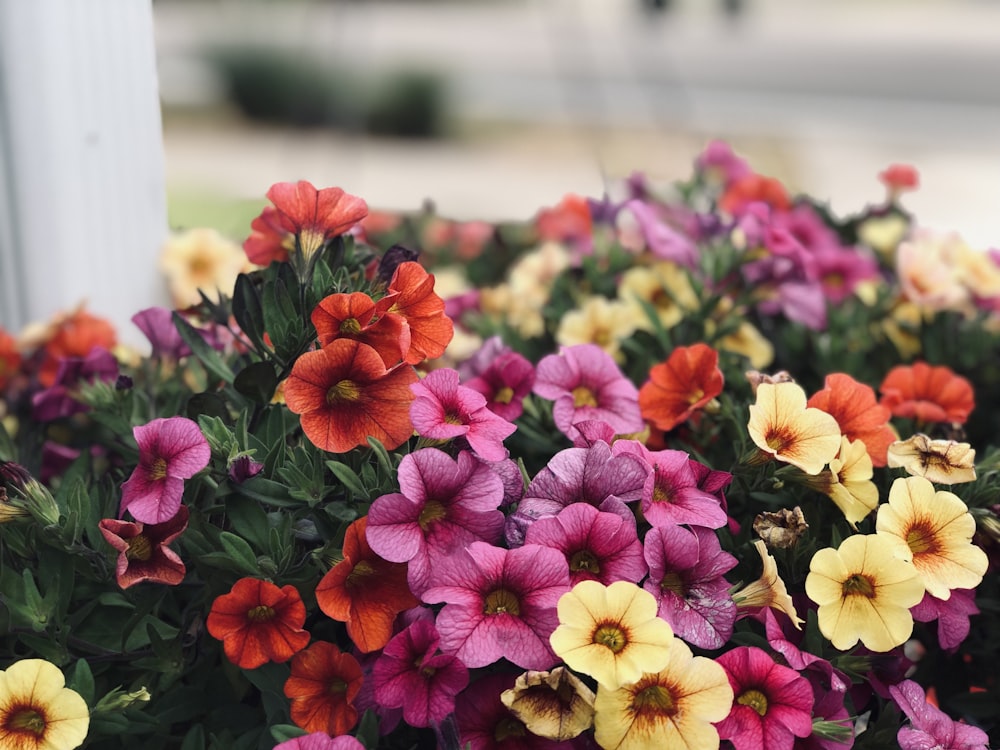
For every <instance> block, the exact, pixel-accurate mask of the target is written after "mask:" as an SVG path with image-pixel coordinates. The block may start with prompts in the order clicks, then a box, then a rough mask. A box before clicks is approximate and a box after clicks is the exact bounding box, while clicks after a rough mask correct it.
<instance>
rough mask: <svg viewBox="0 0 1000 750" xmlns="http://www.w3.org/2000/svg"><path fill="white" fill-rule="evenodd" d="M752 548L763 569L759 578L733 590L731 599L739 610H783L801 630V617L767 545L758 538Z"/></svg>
mask: <svg viewBox="0 0 1000 750" xmlns="http://www.w3.org/2000/svg"><path fill="white" fill-rule="evenodd" d="M753 546H754V549H755V550H757V554H758V555H760V559H761V562H762V563H763V564H764V570H763V571H762V572H761V574H760V578H758V579H757V580H756V581H753V582H751V583H748V584H747V585H746V586H744V587H743V588H742V589H740V590H739V591H734V592H733V601H735V602H736V608H737V609H740V610H754V611H756V610H760V609H763V608H764V607H770V608H771V609H776V610H778V611H779V612H784V613H785V614H786V615H788V618H789V619H790V620H791V621H792V625H794V626H795V627H796V628H798V629H799V630H802V618H800V617H799V614H798V612H796V611H795V603H794V602H793V601H792V597H791V596H790V595H789V594H788V589H787V588H785V582H784V581H783V580H782V579H781V576H780V575H778V564H777V562H775V560H774V558H773V557H772V556H771V553H769V552H768V551H767V545H766V544H765V543H764V542H763V541H762V540H760V539H758V540H757V541H756V542H754V543H753Z"/></svg>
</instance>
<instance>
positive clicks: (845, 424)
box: [806, 372, 896, 466]
mask: <svg viewBox="0 0 1000 750" xmlns="http://www.w3.org/2000/svg"><path fill="white" fill-rule="evenodd" d="M806 405H807V406H810V407H813V408H816V409H821V410H823V411H825V412H826V413H827V414H829V415H830V416H832V417H833V418H834V419H836V420H837V424H838V425H840V432H841V434H843V435H844V436H845V437H847V438H849V439H850V440H851V441H852V442H853V441H855V440H860V441H862V442H863V443H864V444H865V448H866V449H867V451H868V455H869V456H870V457H871V460H872V466H885V462H886V449H887V448H888V447H889V444H890V443H892V442H893V441H895V440H896V433H895V432H894V431H893V429H892V427H891V426H890V425H889V418H890V417H891V416H892V413H891V412H890V411H889V409H888V407H886V406H884V405H882V404H879V403H878V401H877V400H876V398H875V391H874V389H873V388H872V387H871V386H869V385H865V384H864V383H859V382H858V381H857V380H855V379H854V378H852V377H851V376H850V375H846V374H844V373H840V372H835V373H833V374H831V375H827V376H826V379H825V380H824V382H823V389H822V390H820V391H817V392H816V393H814V394H813V395H812V396H811V397H810V398H809V401H808V402H806Z"/></svg>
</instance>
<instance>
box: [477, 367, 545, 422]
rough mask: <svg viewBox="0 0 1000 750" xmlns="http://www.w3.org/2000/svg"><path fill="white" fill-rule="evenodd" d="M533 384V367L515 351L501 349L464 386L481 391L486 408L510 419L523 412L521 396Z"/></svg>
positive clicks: (527, 391)
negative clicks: (501, 352)
mask: <svg viewBox="0 0 1000 750" xmlns="http://www.w3.org/2000/svg"><path fill="white" fill-rule="evenodd" d="M534 384H535V368H534V367H532V365H531V362H529V361H528V360H527V359H525V358H524V357H523V356H521V355H520V354H518V353H517V352H513V351H510V352H504V353H503V354H501V355H499V356H498V357H497V358H496V359H494V360H493V361H492V362H491V363H490V365H489V366H488V367H487V368H486V369H485V370H483V371H482V372H481V373H480V374H479V375H477V376H476V377H474V378H472V379H470V380H467V381H466V382H465V387H466V388H471V389H472V390H474V391H476V392H478V393H481V394H483V396H484V397H485V399H486V408H487V409H489V410H490V411H491V412H493V413H494V414H496V415H497V416H498V417H502V418H504V419H506V420H509V421H513V420H515V419H517V418H518V417H520V416H521V413H522V412H523V411H524V406H523V405H522V403H523V401H524V397H525V396H527V395H528V394H529V393H531V388H532V386H534Z"/></svg>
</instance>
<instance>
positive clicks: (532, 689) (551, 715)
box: [500, 667, 595, 741]
mask: <svg viewBox="0 0 1000 750" xmlns="http://www.w3.org/2000/svg"><path fill="white" fill-rule="evenodd" d="M594 697H595V696H594V691H593V690H591V689H590V688H589V687H587V685H586V684H585V683H584V682H583V680H581V679H580V678H579V677H577V676H576V675H575V674H573V673H572V672H570V671H569V670H568V669H566V668H565V667H556V668H555V669H553V670H552V671H551V672H525V673H524V674H522V675H520V676H519V677H518V678H517V681H516V682H515V683H514V687H512V688H510V689H508V690H504V691H503V693H501V694H500V701H501V702H502V703H503V704H504V705H505V706H506V707H507V708H509V709H510V711H511V713H512V714H514V716H516V717H517V718H518V719H520V720H521V721H523V722H524V725H525V726H526V727H527V728H528V729H529V730H530V731H531V732H532V733H534V734H537V735H538V736H540V737H545V738H547V739H550V740H557V741H565V740H571V739H573V738H574V737H578V736H579V735H581V734H582V733H583V732H585V731H587V730H588V729H590V727H591V725H592V724H593V723H594Z"/></svg>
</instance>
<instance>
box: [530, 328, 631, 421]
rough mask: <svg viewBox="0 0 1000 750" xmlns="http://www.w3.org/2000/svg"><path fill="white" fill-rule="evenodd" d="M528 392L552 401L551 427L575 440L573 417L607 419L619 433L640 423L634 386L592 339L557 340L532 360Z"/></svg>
mask: <svg viewBox="0 0 1000 750" xmlns="http://www.w3.org/2000/svg"><path fill="white" fill-rule="evenodd" d="M534 392H535V393H537V394H538V395H539V396H541V397H542V398H546V399H549V400H550V401H553V402H554V404H553V405H552V418H553V419H554V420H555V423H556V427H558V428H559V431H560V432H562V433H563V434H564V435H566V437H568V438H569V439H570V440H575V439H576V436H577V432H578V430H577V428H576V427H575V426H574V425H575V424H576V423H577V422H582V421H584V420H589V419H597V420H600V421H602V422H607V423H608V424H609V425H611V427H612V428H613V429H614V431H615V433H617V434H619V435H626V434H629V433H633V432H639V431H640V430H642V428H643V427H644V426H645V423H644V422H643V419H642V414H641V413H640V411H639V391H638V390H637V389H636V387H635V385H633V384H632V381H630V380H629V379H628V378H626V377H625V376H624V375H623V374H622V371H621V370H620V369H618V365H616V364H615V361H614V360H613V359H612V358H611V356H610V355H609V354H608V353H607V352H605V351H604V350H603V349H601V347H599V346H597V345H596V344H577V345H576V346H563V347H560V349H559V354H549V355H548V356H546V357H543V358H542V360H541V361H540V362H539V363H538V369H537V370H536V371H535V387H534Z"/></svg>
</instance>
